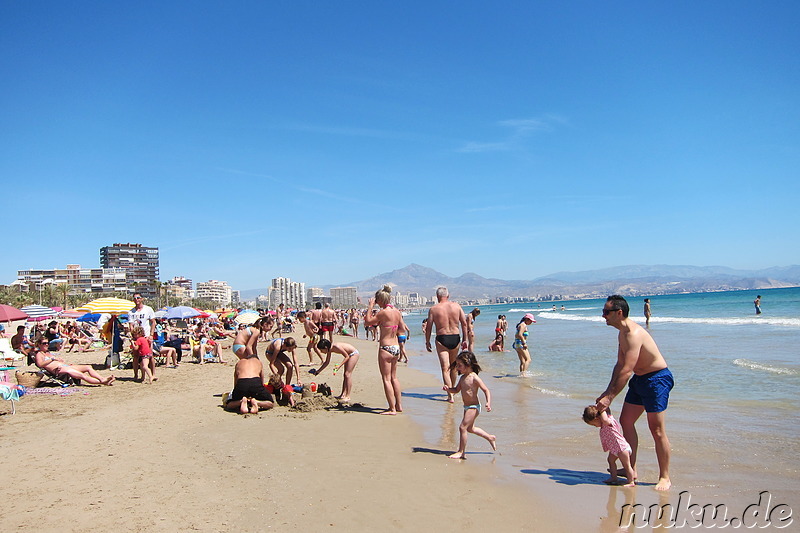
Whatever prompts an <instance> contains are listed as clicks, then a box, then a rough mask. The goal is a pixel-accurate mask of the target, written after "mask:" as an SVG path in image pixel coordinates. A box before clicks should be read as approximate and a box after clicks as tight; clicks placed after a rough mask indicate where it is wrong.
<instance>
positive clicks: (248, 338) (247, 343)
mask: <svg viewBox="0 0 800 533" xmlns="http://www.w3.org/2000/svg"><path fill="white" fill-rule="evenodd" d="M271 327H272V321H271V320H267V318H266V317H261V318H259V319H257V320H256V321H255V322H253V325H252V326H247V327H246V328H244V329H240V330H237V331H236V338H234V339H233V346H231V349H232V350H233V353H234V355H236V357H238V358H239V359H244V358H245V357H248V356H250V355H256V356H257V355H258V339H259V338H260V337H261V334H262V333H267V332H268V331H269V330H270V328H271Z"/></svg>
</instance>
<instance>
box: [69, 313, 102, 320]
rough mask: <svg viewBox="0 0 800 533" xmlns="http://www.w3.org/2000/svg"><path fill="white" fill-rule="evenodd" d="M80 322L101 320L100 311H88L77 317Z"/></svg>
mask: <svg viewBox="0 0 800 533" xmlns="http://www.w3.org/2000/svg"><path fill="white" fill-rule="evenodd" d="M75 320H77V321H78V322H97V321H98V320H100V313H86V314H85V315H83V316H82V317H80V318H76V319H75Z"/></svg>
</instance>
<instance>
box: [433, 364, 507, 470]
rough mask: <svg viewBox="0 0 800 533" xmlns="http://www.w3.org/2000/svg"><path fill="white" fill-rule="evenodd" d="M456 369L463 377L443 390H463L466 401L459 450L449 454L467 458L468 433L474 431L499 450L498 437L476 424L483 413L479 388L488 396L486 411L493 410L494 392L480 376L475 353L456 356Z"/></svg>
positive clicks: (464, 400) (454, 457)
mask: <svg viewBox="0 0 800 533" xmlns="http://www.w3.org/2000/svg"><path fill="white" fill-rule="evenodd" d="M450 367H451V368H452V369H455V370H456V371H457V372H458V373H459V374H460V375H461V377H460V378H459V380H458V384H457V385H456V386H455V387H448V386H447V385H445V386H443V387H442V390H445V391H447V392H448V393H449V394H456V393H458V392H461V400H462V401H463V402H464V418H463V419H462V420H461V425H460V426H458V433H459V440H458V451H457V452H456V453H454V454H453V455H449V456H448V457H450V458H451V459H466V458H467V457H466V451H467V433H474V434H475V435H478V436H479V437H483V438H484V439H486V440H487V441H489V444H491V446H492V450H497V437H495V436H494V435H489V434H488V433H486V432H485V431H484V430H482V429H481V428H479V427H476V426H475V419H476V418H478V415H479V414H480V413H481V404H480V401H479V400H478V390H479V389H480V390H482V391H483V394H484V395H485V396H486V411H487V412H491V411H492V393H491V392H489V388H488V387H487V386H486V384H484V382H483V380H482V379H481V378H479V377H478V372H480V371H481V367H480V365H479V364H478V361H477V359H475V354H474V353H472V352H468V351H463V352H461V353H460V354H458V355H457V356H456V360H455V361H453V363H452V364H451V365H450Z"/></svg>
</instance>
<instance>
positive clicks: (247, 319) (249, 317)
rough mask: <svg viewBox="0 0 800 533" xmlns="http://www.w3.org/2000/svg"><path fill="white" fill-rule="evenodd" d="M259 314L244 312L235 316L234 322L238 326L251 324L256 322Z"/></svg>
mask: <svg viewBox="0 0 800 533" xmlns="http://www.w3.org/2000/svg"><path fill="white" fill-rule="evenodd" d="M258 317H259V314H258V313H257V312H256V311H244V312H242V313H239V314H238V315H236V322H237V323H239V324H248V325H249V324H252V323H253V322H255V321H256V320H258Z"/></svg>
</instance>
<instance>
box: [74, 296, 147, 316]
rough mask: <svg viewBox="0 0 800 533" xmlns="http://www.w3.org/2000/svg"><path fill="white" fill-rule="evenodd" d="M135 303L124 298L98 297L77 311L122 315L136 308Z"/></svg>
mask: <svg viewBox="0 0 800 533" xmlns="http://www.w3.org/2000/svg"><path fill="white" fill-rule="evenodd" d="M135 305H136V304H134V303H133V302H132V301H130V300H125V299H124V298H98V299H96V300H92V301H91V302H89V303H87V304H85V305H82V306H81V307H79V308H77V309H76V311H83V312H84V313H109V314H112V315H121V314H124V313H127V312H128V311H130V310H131V309H133V308H134V306H135Z"/></svg>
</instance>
